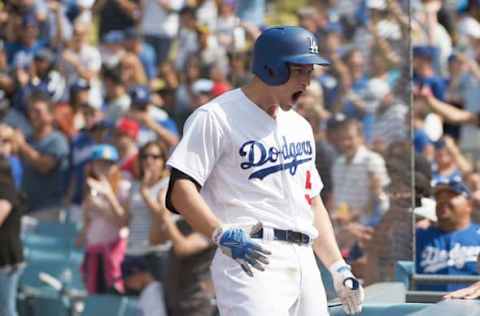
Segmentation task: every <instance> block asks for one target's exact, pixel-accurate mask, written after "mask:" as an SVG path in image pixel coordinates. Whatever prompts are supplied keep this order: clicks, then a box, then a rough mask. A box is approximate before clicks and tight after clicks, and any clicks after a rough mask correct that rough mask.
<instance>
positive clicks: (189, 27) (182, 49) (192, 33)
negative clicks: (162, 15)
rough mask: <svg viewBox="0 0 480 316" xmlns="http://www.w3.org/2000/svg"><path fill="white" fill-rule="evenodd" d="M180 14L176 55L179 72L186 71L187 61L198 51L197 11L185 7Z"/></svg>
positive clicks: (176, 66) (176, 65)
mask: <svg viewBox="0 0 480 316" xmlns="http://www.w3.org/2000/svg"><path fill="white" fill-rule="evenodd" d="M179 14H180V29H179V33H178V36H177V45H178V47H177V51H176V54H175V56H176V58H175V68H176V69H177V71H185V69H186V68H185V67H186V66H187V63H188V61H187V60H188V59H189V57H190V56H191V55H192V54H194V53H195V52H196V51H197V50H198V38H197V32H196V28H197V21H196V19H195V14H196V10H195V8H193V7H189V6H184V7H183V8H182V9H181V10H180V12H179ZM187 71H188V70H187Z"/></svg>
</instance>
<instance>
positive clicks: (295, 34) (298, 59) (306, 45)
mask: <svg viewBox="0 0 480 316" xmlns="http://www.w3.org/2000/svg"><path fill="white" fill-rule="evenodd" d="M288 64H303V65H313V64H315V65H322V66H326V65H328V64H329V62H328V61H327V60H326V59H325V58H323V57H321V56H320V55H319V54H318V46H317V42H316V39H315V35H313V34H312V33H311V32H309V31H307V30H306V29H304V28H301V27H298V26H278V27H271V28H268V29H266V30H265V31H263V32H262V34H260V36H259V37H258V39H257V40H256V42H255V46H254V48H253V66H252V72H253V73H254V74H255V75H257V76H258V77H259V78H260V79H261V80H262V81H263V82H265V83H266V84H268V85H271V86H277V85H281V84H284V83H285V82H287V81H288V78H289V75H290V73H289V68H288Z"/></svg>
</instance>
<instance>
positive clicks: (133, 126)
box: [113, 117, 140, 176]
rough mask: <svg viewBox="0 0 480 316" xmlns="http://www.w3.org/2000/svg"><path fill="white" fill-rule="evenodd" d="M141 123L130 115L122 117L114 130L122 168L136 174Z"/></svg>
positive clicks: (114, 142) (115, 143) (114, 139)
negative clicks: (135, 166) (129, 116)
mask: <svg viewBox="0 0 480 316" xmlns="http://www.w3.org/2000/svg"><path fill="white" fill-rule="evenodd" d="M139 131H140V125H139V124H138V123H137V122H136V121H135V120H132V119H130V118H128V117H123V118H121V119H120V120H119V121H118V123H117V125H116V126H115V130H114V131H113V144H114V145H115V147H116V148H117V149H118V152H119V155H120V161H119V163H120V169H121V170H122V171H125V172H128V173H129V174H130V175H131V176H135V171H134V164H135V161H136V160H137V154H138V147H137V143H136V142H137V138H138V133H139Z"/></svg>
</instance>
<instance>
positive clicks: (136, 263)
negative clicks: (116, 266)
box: [121, 256, 149, 280]
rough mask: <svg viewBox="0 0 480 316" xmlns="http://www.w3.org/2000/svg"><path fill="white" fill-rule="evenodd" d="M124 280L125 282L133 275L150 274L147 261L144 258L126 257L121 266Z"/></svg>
mask: <svg viewBox="0 0 480 316" xmlns="http://www.w3.org/2000/svg"><path fill="white" fill-rule="evenodd" d="M121 270H122V278H123V279H124V280H125V279H127V278H129V277H131V276H132V275H135V274H137V273H141V272H148V271H149V269H148V264H147V260H146V259H145V257H144V256H125V259H124V260H123V262H122V265H121Z"/></svg>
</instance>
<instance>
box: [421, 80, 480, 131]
mask: <svg viewBox="0 0 480 316" xmlns="http://www.w3.org/2000/svg"><path fill="white" fill-rule="evenodd" d="M416 96H419V97H422V98H424V99H425V101H426V102H427V104H428V105H429V107H430V108H431V109H432V110H433V111H434V112H435V113H437V114H438V115H440V116H441V117H442V118H443V119H445V120H446V121H448V122H450V123H453V124H474V125H478V124H479V123H480V121H479V117H478V115H477V114H475V113H472V112H468V111H465V110H462V109H458V108H456V107H454V106H453V105H450V104H448V103H445V102H442V101H440V100H438V99H437V98H435V96H433V94H432V93H431V91H430V90H429V89H427V88H422V89H421V90H420V91H419V92H418V93H417V94H416Z"/></svg>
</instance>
